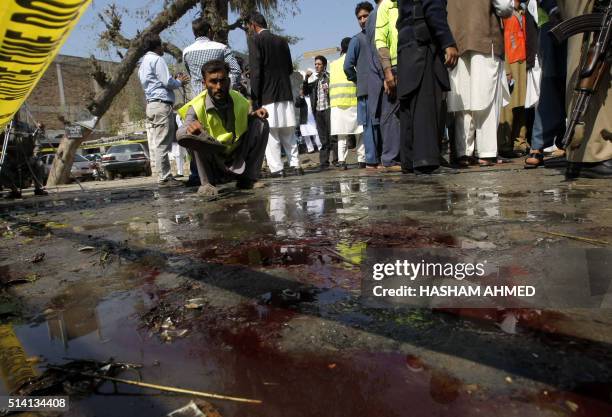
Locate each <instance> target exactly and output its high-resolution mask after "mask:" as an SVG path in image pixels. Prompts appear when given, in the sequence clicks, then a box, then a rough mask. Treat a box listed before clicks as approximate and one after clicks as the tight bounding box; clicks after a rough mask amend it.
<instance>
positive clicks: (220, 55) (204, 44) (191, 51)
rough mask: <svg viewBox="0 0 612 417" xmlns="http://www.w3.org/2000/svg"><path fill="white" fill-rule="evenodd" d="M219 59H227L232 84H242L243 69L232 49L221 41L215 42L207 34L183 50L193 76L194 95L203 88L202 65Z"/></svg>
mask: <svg viewBox="0 0 612 417" xmlns="http://www.w3.org/2000/svg"><path fill="white" fill-rule="evenodd" d="M213 60H219V61H225V62H227V63H228V64H229V67H230V79H231V80H232V86H235V85H238V84H240V76H241V72H242V71H241V70H240V65H238V61H237V60H236V58H235V57H234V53H233V52H232V50H231V49H230V48H229V47H228V46H226V45H224V44H222V43H219V42H214V41H211V40H210V39H208V38H207V37H206V36H201V37H199V38H197V39H196V41H195V42H194V43H192V44H191V45H189V46H188V47H187V48H185V50H184V51H183V61H185V67H187V72H189V76H190V77H191V88H192V90H193V95H194V96H197V95H199V94H200V93H201V92H202V90H203V87H202V67H203V66H204V64H206V63H207V62H210V61H213Z"/></svg>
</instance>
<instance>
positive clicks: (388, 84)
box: [384, 68, 397, 99]
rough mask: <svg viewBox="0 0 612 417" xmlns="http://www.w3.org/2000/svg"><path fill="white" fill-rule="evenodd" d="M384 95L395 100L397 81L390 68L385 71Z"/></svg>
mask: <svg viewBox="0 0 612 417" xmlns="http://www.w3.org/2000/svg"><path fill="white" fill-rule="evenodd" d="M384 85H385V93H386V94H387V95H388V96H389V97H390V98H391V99H394V98H395V94H396V92H397V80H396V78H395V75H394V74H393V71H392V70H391V68H387V69H386V70H385V83H384Z"/></svg>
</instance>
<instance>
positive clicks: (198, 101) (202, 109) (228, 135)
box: [178, 90, 250, 155]
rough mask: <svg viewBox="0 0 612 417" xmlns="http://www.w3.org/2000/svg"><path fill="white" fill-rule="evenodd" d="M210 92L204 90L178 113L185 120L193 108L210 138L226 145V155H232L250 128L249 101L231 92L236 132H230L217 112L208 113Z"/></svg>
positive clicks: (237, 93) (235, 92)
mask: <svg viewBox="0 0 612 417" xmlns="http://www.w3.org/2000/svg"><path fill="white" fill-rule="evenodd" d="M207 95H208V91H207V90H204V91H203V92H202V93H201V94H200V95H199V96H197V97H196V98H194V99H193V100H191V101H190V102H189V103H187V104H185V105H184V106H183V107H181V108H180V109H179V111H178V113H179V115H180V116H181V118H182V119H183V120H185V116H186V115H187V111H189V108H190V107H193V109H194V110H195V113H196V115H197V116H198V120H199V121H200V123H201V124H202V127H204V129H205V130H206V132H208V134H209V135H210V136H212V137H213V138H215V139H217V140H218V141H219V142H221V143H222V144H223V145H225V153H226V154H227V155H229V154H231V153H232V152H233V151H234V150H235V149H236V147H237V146H238V140H239V139H240V137H241V136H242V135H243V134H244V133H245V132H246V131H247V130H248V128H249V108H250V106H249V101H248V100H247V99H246V98H244V97H243V96H242V95H241V94H240V93H239V92H237V91H234V90H230V97H231V98H232V102H233V103H234V119H235V122H234V132H228V131H227V130H225V127H223V121H222V120H221V118H220V117H219V115H218V114H217V112H210V113H209V112H207V111H206V96H207Z"/></svg>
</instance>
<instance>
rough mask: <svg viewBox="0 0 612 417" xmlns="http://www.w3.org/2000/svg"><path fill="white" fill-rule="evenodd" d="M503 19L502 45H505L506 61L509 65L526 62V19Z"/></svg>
mask: <svg viewBox="0 0 612 417" xmlns="http://www.w3.org/2000/svg"><path fill="white" fill-rule="evenodd" d="M520 18H521V19H522V20H523V22H522V24H521V21H520V20H519V16H516V15H513V16H511V17H508V18H506V19H504V43H505V44H506V61H508V63H509V64H514V63H515V62H521V61H525V60H527V29H526V24H527V19H526V18H525V15H521V16H520Z"/></svg>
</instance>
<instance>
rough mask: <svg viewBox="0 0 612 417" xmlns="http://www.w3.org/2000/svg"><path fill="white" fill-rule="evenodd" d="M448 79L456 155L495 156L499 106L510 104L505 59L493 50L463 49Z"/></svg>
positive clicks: (449, 105)
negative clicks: (489, 51)
mask: <svg viewBox="0 0 612 417" xmlns="http://www.w3.org/2000/svg"><path fill="white" fill-rule="evenodd" d="M491 49H493V48H491ZM450 82H451V91H450V92H449V93H448V111H449V112H453V113H455V122H456V125H455V131H456V143H457V156H459V157H461V156H466V155H467V156H472V155H477V156H478V157H479V158H496V157H497V127H498V125H499V118H500V113H501V109H502V107H504V106H506V105H508V104H509V103H510V91H509V89H508V82H507V79H506V73H505V71H504V61H503V60H502V59H501V58H499V57H498V56H496V55H494V54H493V51H491V54H487V55H485V54H481V53H477V52H471V51H470V52H466V53H465V54H464V55H462V56H461V57H460V58H459V62H458V64H457V66H456V67H455V68H453V69H452V70H451V71H450Z"/></svg>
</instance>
